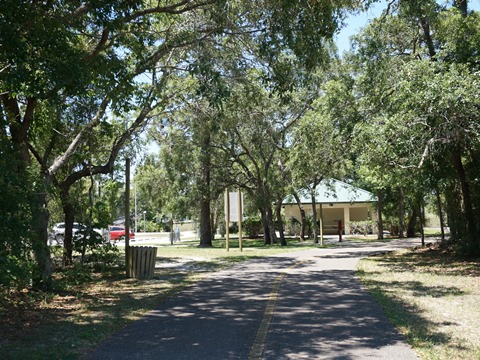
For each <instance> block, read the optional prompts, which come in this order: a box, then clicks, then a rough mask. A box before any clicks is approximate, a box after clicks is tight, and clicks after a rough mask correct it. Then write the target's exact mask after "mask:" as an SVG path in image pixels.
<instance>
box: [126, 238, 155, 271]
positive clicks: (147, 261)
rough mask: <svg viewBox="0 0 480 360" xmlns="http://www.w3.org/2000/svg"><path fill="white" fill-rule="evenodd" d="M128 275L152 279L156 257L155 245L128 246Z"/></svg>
mask: <svg viewBox="0 0 480 360" xmlns="http://www.w3.org/2000/svg"><path fill="white" fill-rule="evenodd" d="M127 254H128V258H129V265H130V268H129V272H128V274H129V276H130V277H134V278H137V279H152V278H153V274H154V271H155V260H156V258H157V247H156V246H130V247H129V248H128V253H127Z"/></svg>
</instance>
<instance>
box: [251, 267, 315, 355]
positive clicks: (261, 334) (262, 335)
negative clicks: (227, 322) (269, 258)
mask: <svg viewBox="0 0 480 360" xmlns="http://www.w3.org/2000/svg"><path fill="white" fill-rule="evenodd" d="M306 261H308V259H306V260H302V261H298V262H296V263H295V264H293V265H292V266H290V267H289V268H287V269H286V270H284V271H283V272H282V273H281V274H280V275H278V276H277V278H276V279H275V282H274V284H273V286H272V291H270V295H269V297H268V303H267V306H266V308H265V312H264V313H263V318H262V321H261V322H260V326H259V327H258V330H257V334H256V336H255V340H254V341H253V345H252V347H251V348H250V353H249V354H248V360H260V359H261V358H262V355H263V351H264V350H265V342H266V340H267V333H268V328H269V327H270V323H271V321H272V317H273V313H274V312H275V304H276V303H277V299H278V292H279V290H280V284H281V282H282V280H283V279H284V278H285V276H286V275H287V273H288V272H289V271H290V270H292V269H294V268H296V267H297V266H300V265H301V264H303V263H304V262H306Z"/></svg>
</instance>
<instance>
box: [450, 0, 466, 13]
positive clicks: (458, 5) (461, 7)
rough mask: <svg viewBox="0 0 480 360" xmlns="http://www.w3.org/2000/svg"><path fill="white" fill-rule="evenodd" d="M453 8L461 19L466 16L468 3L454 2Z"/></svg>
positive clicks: (461, 0) (462, 1)
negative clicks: (457, 11)
mask: <svg viewBox="0 0 480 360" xmlns="http://www.w3.org/2000/svg"><path fill="white" fill-rule="evenodd" d="M453 6H455V7H456V8H457V9H458V10H460V13H461V14H462V16H463V17H465V16H467V15H468V1H467V0H454V2H453Z"/></svg>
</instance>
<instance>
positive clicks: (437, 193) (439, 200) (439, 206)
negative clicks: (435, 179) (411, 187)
mask: <svg viewBox="0 0 480 360" xmlns="http://www.w3.org/2000/svg"><path fill="white" fill-rule="evenodd" d="M435 196H436V199H437V209H438V217H439V219H440V232H441V234H442V242H443V241H445V222H444V220H443V206H442V198H441V197H440V190H439V189H438V185H437V186H436V189H435Z"/></svg>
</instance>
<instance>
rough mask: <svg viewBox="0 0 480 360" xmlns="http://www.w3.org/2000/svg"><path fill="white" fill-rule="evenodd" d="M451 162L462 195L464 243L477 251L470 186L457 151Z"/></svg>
mask: <svg viewBox="0 0 480 360" xmlns="http://www.w3.org/2000/svg"><path fill="white" fill-rule="evenodd" d="M452 162H453V167H454V169H455V172H456V173H457V178H458V181H459V182H460V189H461V193H462V210H463V214H464V219H465V220H464V221H465V225H466V234H465V236H466V238H467V239H466V242H467V243H468V244H469V246H473V247H475V248H477V249H478V248H479V246H478V241H477V240H476V225H475V218H474V215H473V205H472V197H471V193H470V185H469V183H468V180H467V176H466V173H465V168H464V166H463V163H462V158H461V155H460V153H459V151H458V150H457V151H456V152H455V153H454V154H453V156H452Z"/></svg>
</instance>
